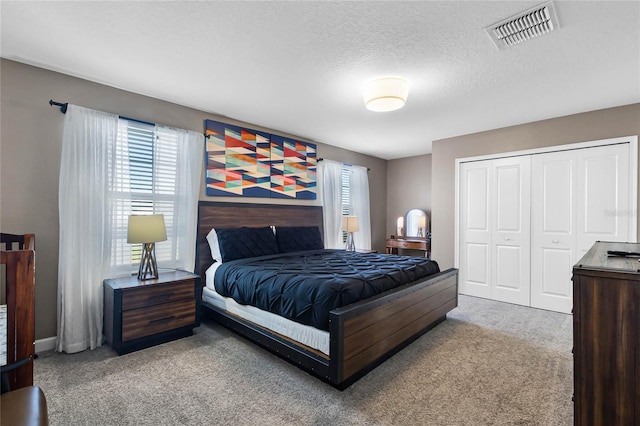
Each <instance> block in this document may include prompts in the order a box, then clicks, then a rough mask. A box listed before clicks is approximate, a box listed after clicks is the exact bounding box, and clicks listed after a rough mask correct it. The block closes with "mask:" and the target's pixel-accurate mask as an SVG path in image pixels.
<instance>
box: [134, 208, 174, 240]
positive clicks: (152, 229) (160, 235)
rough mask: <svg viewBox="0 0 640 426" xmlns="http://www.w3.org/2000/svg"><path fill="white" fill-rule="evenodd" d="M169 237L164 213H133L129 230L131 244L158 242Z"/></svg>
mask: <svg viewBox="0 0 640 426" xmlns="http://www.w3.org/2000/svg"><path fill="white" fill-rule="evenodd" d="M166 239H167V230H166V229H165V226H164V215H162V214H150V215H131V216H129V227H128V231H127V242H128V243H129V244H144V243H156V242H158V241H165V240H166Z"/></svg>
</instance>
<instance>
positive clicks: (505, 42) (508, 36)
mask: <svg viewBox="0 0 640 426" xmlns="http://www.w3.org/2000/svg"><path fill="white" fill-rule="evenodd" d="M558 27H559V24H558V17H557V16H556V9H555V7H554V5H553V1H549V2H547V3H543V4H541V5H538V6H536V7H534V8H532V9H529V10H526V11H524V12H522V13H519V14H517V15H514V16H512V17H510V18H507V19H504V20H502V21H500V22H497V23H495V24H493V25H491V26H489V27H487V28H485V31H486V32H487V34H488V35H489V37H490V38H491V40H493V43H494V44H495V45H496V47H497V48H498V49H499V50H502V49H505V48H507V47H511V46H513V45H516V44H519V43H522V42H523V41H527V40H530V39H532V38H535V37H538V36H541V35H543V34H547V33H550V32H551V31H553V30H555V29H556V28H558Z"/></svg>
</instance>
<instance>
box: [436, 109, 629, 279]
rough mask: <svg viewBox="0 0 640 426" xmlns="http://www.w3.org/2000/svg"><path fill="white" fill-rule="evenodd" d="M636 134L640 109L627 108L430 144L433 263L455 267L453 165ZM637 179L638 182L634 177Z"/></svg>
mask: <svg viewBox="0 0 640 426" xmlns="http://www.w3.org/2000/svg"><path fill="white" fill-rule="evenodd" d="M639 134H640V104H632V105H626V106H621V107H616V108H608V109H603V110H598V111H591V112H586V113H582V114H575V115H569V116H566V117H559V118H554V119H550V120H543V121H537V122H533V123H527V124H522V125H518V126H512V127H506V128H502V129H496V130H490V131H486V132H481V133H475V134H471V135H465V136H459V137H455V138H449V139H442V140H438V141H434V142H433V152H432V162H433V167H432V206H433V207H432V233H433V244H432V246H433V249H432V250H433V257H434V259H437V260H438V263H439V264H440V267H441V268H449V267H453V266H454V226H455V223H454V220H455V211H454V208H455V160H456V158H464V157H473V156H479V155H487V154H495V153H501V152H511V151H520V150H525V149H533V148H542V147H548V146H554V145H563V144H568V143H577V142H587V141H594V140H600V139H609V138H614V137H620V136H634V135H639ZM636 178H637V177H636Z"/></svg>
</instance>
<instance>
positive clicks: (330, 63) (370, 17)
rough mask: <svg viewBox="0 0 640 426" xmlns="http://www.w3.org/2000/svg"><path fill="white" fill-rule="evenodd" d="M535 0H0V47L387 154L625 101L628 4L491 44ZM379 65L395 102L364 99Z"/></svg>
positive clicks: (566, 16) (630, 40) (630, 54)
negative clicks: (404, 90) (498, 28)
mask: <svg viewBox="0 0 640 426" xmlns="http://www.w3.org/2000/svg"><path fill="white" fill-rule="evenodd" d="M540 3H541V2H538V1H533V2H532V1H515V2H514V1H499V2H485V1H481V2H473V1H472V2H462V1H447V2H433V1H426V2H418V1H414V2H348V1H344V2H325V1H315V2H163V1H155V2H137V1H128V2H82V1H79V2H78V1H76V2H34V1H27V2H9V1H2V2H1V3H0V7H1V9H0V15H1V24H2V29H1V31H2V32H1V44H0V55H1V56H2V57H4V58H7V59H11V60H15V61H19V62H24V63H27V64H32V65H36V66H40V67H43V68H47V69H52V70H56V71H60V72H63V73H66V74H71V75H74V76H78V77H81V78H85V79H88V80H92V81H96V82H99V83H103V84H107V85H110V86H114V87H118V88H122V89H125V90H129V91H132V92H136V93H141V94H144V95H148V96H152V97H155V98H159V99H164V100H167V101H171V102H175V103H178V104H181V105H186V106H189V107H193V108H196V109H199V110H203V111H206V112H211V113H215V114H221V115H224V116H227V117H230V118H233V119H237V120H242V121H246V122H248V123H254V124H256V125H260V126H265V127H268V128H272V129H275V130H277V131H282V132H288V133H293V134H296V135H299V136H301V137H304V138H308V139H311V140H314V141H317V142H322V143H326V144H330V145H336V146H340V147H343V148H347V149H350V150H354V151H358V152H363V153H366V154H370V155H374V156H376V157H380V158H385V159H393V158H401V157H407V156H411V155H416V154H424V153H429V152H431V141H432V140H436V139H441V138H446V137H451V136H457V135H462V134H467V133H472V132H477V131H482V130H488V129H493V128H498V127H504V126H509V125H514V124H520V123H525V122H530V121H535V120H541V119H546V118H551V117H557V116H563V115H568V114H574V113H579V112H583V111H590V110H594V109H600V108H607V107H612V106H618V105H626V104H630V103H636V102H640V2H639V1H631V2H610V1H592V2H577V1H570V2H566V1H556V2H555V5H556V11H557V14H558V19H559V22H560V29H558V30H556V31H554V32H552V33H550V34H548V35H546V36H543V37H540V38H537V39H534V40H532V41H529V42H527V43H524V44H521V45H518V46H515V47H512V48H509V49H506V50H503V51H498V49H497V48H496V47H495V46H494V45H493V43H492V42H491V40H490V39H489V37H488V36H487V35H486V34H485V33H484V27H486V26H488V25H490V24H493V23H495V22H498V21H500V20H502V19H505V18H507V17H509V16H511V15H513V14H515V13H518V12H521V11H524V10H526V9H529V8H531V7H533V6H537V5H538V4H540ZM380 76H399V77H403V78H406V79H408V80H409V81H410V82H411V89H410V92H409V98H408V101H407V104H406V106H405V108H402V109H400V110H397V111H393V112H387V113H376V112H371V111H368V110H366V109H365V107H364V104H363V101H362V95H361V90H360V89H361V85H362V83H364V82H365V81H367V80H369V79H371V78H374V77H380ZM60 101H65V100H64V99H60Z"/></svg>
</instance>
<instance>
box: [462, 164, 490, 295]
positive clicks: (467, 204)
mask: <svg viewBox="0 0 640 426" xmlns="http://www.w3.org/2000/svg"><path fill="white" fill-rule="evenodd" d="M492 164H493V162H492V161H491V160H488V161H478V162H470V163H462V164H460V170H459V173H460V180H459V184H460V192H459V197H460V203H459V206H460V216H459V221H460V222H459V223H460V226H459V231H460V245H459V250H460V252H459V253H460V268H459V269H460V272H459V277H458V278H459V286H460V290H459V291H460V293H462V294H468V295H471V296H478V297H485V298H490V297H491V263H490V259H491V216H490V213H491V212H490V208H491V206H490V203H489V200H490V191H491V187H492V177H493V171H492V167H493V166H492Z"/></svg>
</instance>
